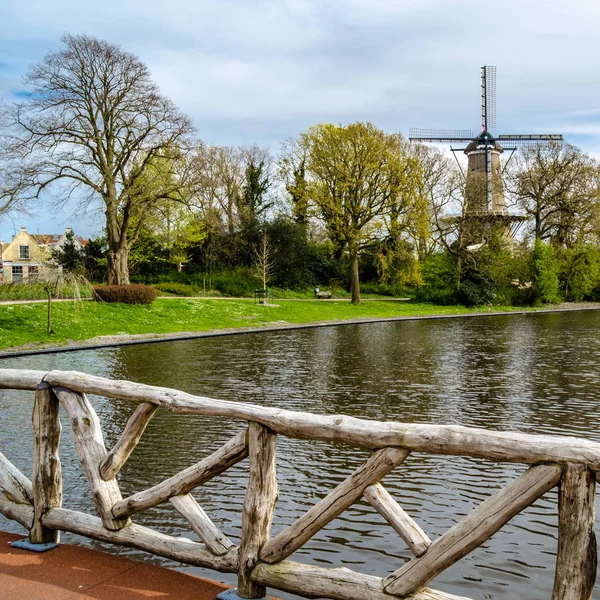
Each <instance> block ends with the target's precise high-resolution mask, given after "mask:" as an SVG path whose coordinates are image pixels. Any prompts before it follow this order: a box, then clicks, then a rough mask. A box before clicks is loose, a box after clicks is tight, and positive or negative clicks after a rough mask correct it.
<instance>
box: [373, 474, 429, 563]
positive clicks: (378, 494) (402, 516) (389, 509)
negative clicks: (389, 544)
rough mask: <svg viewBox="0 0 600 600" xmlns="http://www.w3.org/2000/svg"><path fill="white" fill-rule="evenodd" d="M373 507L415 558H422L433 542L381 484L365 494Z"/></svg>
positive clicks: (377, 484)
mask: <svg viewBox="0 0 600 600" xmlns="http://www.w3.org/2000/svg"><path fill="white" fill-rule="evenodd" d="M364 496H365V498H366V499H367V500H368V501H369V503H370V504H371V506H372V507H373V508H374V509H375V510H376V511H377V512H378V513H379V514H380V515H381V516H382V517H383V518H384V519H385V520H386V521H387V522H388V523H389V524H390V525H391V526H392V527H393V528H394V529H395V530H396V532H397V533H398V535H399V536H400V537H401V538H402V539H403V540H404V541H405V542H406V544H407V545H408V547H409V548H410V549H411V551H412V552H413V554H414V555H415V556H422V555H423V554H425V552H427V548H429V546H430V545H431V540H430V539H429V538H428V537H427V535H426V534H425V532H424V531H423V530H422V529H421V528H420V527H419V525H417V523H415V521H414V520H413V519H412V518H411V517H410V516H409V515H408V514H406V512H405V511H404V510H403V509H402V507H401V506H400V505H399V504H398V503H397V502H396V501H395V500H394V499H393V498H392V496H390V494H389V492H388V491H387V490H386V489H385V488H384V487H383V486H382V485H381V484H380V483H376V484H375V485H370V486H369V487H368V488H367V489H366V490H365V493H364Z"/></svg>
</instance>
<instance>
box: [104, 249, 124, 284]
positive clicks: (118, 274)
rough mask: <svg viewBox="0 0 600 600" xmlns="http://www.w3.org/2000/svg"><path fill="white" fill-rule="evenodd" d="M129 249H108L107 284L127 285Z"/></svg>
mask: <svg viewBox="0 0 600 600" xmlns="http://www.w3.org/2000/svg"><path fill="white" fill-rule="evenodd" d="M128 262H129V250H128V249H127V248H118V249H117V250H112V249H110V250H109V251H108V285H129V264H128Z"/></svg>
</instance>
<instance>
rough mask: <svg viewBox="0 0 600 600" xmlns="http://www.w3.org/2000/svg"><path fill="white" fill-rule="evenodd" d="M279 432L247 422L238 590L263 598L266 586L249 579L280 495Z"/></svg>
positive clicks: (252, 596) (265, 538) (239, 592)
mask: <svg viewBox="0 0 600 600" xmlns="http://www.w3.org/2000/svg"><path fill="white" fill-rule="evenodd" d="M276 446H277V435H276V434H274V433H273V432H272V431H270V430H269V429H267V428H266V427H264V426H263V425H260V424H258V423H252V422H251V423H249V424H248V460H249V465H248V470H249V477H248V487H247V489H246V497H245V498H244V508H243V511H242V539H241V543H240V561H239V566H238V587H237V593H238V594H239V595H240V596H241V597H242V598H262V597H264V596H265V594H266V589H265V587H264V586H262V585H258V584H257V583H255V582H254V581H252V579H251V578H250V574H251V572H252V569H253V568H254V566H255V565H256V563H257V561H258V555H259V552H260V549H261V548H262V546H263V544H264V543H265V542H266V541H267V540H268V539H269V536H270V533H271V522H272V520H273V511H274V510H275V503H276V502H277V496H278V494H279V491H278V488H277V470H276V460H275V456H276Z"/></svg>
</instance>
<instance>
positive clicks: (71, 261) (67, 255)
mask: <svg viewBox="0 0 600 600" xmlns="http://www.w3.org/2000/svg"><path fill="white" fill-rule="evenodd" d="M52 258H53V259H54V260H55V261H56V263H58V264H59V265H61V266H62V267H63V269H64V270H65V271H79V270H80V269H81V268H82V267H83V264H84V253H83V250H82V249H81V247H80V245H79V243H78V242H77V240H76V239H75V234H74V233H73V232H72V231H70V230H69V231H67V232H66V233H65V241H64V244H63V246H62V248H57V249H56V250H54V251H53V252H52Z"/></svg>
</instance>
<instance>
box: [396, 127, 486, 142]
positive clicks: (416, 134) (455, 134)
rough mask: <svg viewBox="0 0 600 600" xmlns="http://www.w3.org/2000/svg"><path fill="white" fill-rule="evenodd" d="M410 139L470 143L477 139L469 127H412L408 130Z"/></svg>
mask: <svg viewBox="0 0 600 600" xmlns="http://www.w3.org/2000/svg"><path fill="white" fill-rule="evenodd" d="M408 139H409V140H410V141H411V142H413V141H419V142H434V143H447V144H448V143H449V144H452V143H455V142H457V143H469V142H472V141H473V140H474V139H475V135H474V134H473V132H472V131H470V130H468V129H420V128H415V127H411V128H410V129H409V131H408Z"/></svg>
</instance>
